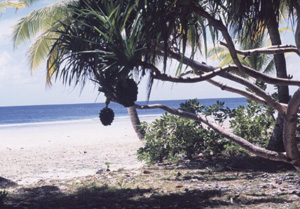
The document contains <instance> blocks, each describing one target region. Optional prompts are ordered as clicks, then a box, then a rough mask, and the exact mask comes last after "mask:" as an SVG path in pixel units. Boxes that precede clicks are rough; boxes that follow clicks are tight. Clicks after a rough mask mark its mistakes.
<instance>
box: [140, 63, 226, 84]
mask: <svg viewBox="0 0 300 209" xmlns="http://www.w3.org/2000/svg"><path fill="white" fill-rule="evenodd" d="M143 66H144V67H146V68H148V69H150V70H151V71H152V77H153V78H155V79H157V80H162V81H170V82H174V83H196V82H201V81H205V80H208V79H210V78H213V77H215V76H217V75H219V74H221V73H222V72H226V71H229V70H231V67H230V66H229V67H224V68H219V69H216V70H213V71H211V72H208V73H205V74H200V75H198V76H197V77H187V78H184V77H174V76H170V75H167V74H163V73H161V72H160V71H159V70H158V69H157V68H156V67H155V66H154V65H152V64H148V63H144V64H143Z"/></svg>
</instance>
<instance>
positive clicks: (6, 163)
mask: <svg viewBox="0 0 300 209" xmlns="http://www.w3.org/2000/svg"><path fill="white" fill-rule="evenodd" d="M156 117H158V116H156ZM144 118H145V117H141V120H142V121H143V119H144ZM146 119H147V120H148V121H151V120H154V119H155V117H148V118H147V117H146ZM0 139H1V140H0V155H1V157H2V159H1V161H0V177H3V178H6V179H9V180H11V181H13V182H15V183H17V184H21V185H27V184H32V183H36V182H39V181H50V180H52V179H69V178H74V177H80V176H88V175H93V174H96V172H97V171H98V170H101V169H105V168H106V165H105V163H106V162H108V163H109V164H110V169H111V170H118V169H121V168H125V169H126V168H127V169H130V168H136V167H141V166H143V163H141V162H139V161H138V160H137V159H136V151H137V149H138V148H140V147H141V146H142V145H143V143H142V142H141V141H140V140H139V139H138V137H137V136H136V134H135V132H134V130H133V128H132V126H131V123H130V120H129V117H128V118H126V119H124V118H118V117H117V118H115V121H114V122H113V124H112V125H111V126H107V127H104V126H103V125H102V124H101V123H100V121H99V120H94V119H90V120H84V121H80V122H78V121H77V122H65V123H47V124H36V125H30V126H13V127H5V128H3V127H2V128H1V132H0Z"/></svg>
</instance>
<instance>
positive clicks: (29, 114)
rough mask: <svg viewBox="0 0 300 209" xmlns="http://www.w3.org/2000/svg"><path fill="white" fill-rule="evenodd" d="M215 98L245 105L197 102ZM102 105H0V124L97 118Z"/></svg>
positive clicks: (121, 113)
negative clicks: (222, 102)
mask: <svg viewBox="0 0 300 209" xmlns="http://www.w3.org/2000/svg"><path fill="white" fill-rule="evenodd" d="M217 100H219V101H224V102H225V106H228V107H229V108H236V107H237V106H239V105H246V99H245V98H218V99H199V102H200V104H203V105H206V106H207V105H211V104H213V103H215V102H216V101H217ZM184 101H185V100H167V101H149V102H148V103H147V102H137V103H138V104H140V105H145V104H156V103H158V104H164V105H167V106H169V107H172V108H179V105H180V103H182V102H184ZM103 107H105V104H104V103H94V104H69V105H34V106H16V107H0V125H7V124H26V123H41V122H54V121H68V120H82V119H91V118H97V117H98V114H99V112H100V110H101V109H102V108H103ZM109 107H110V108H111V109H113V110H114V112H115V116H116V117H128V113H127V109H126V108H124V107H123V106H121V105H119V104H116V103H111V104H109ZM138 112H139V115H157V114H162V113H164V111H162V110H160V109H150V110H138Z"/></svg>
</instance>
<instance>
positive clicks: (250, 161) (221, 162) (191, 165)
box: [165, 156, 295, 173]
mask: <svg viewBox="0 0 300 209" xmlns="http://www.w3.org/2000/svg"><path fill="white" fill-rule="evenodd" d="M177 168H178V169H187V170H193V169H195V170H198V169H209V170H211V171H214V172H224V171H243V172H268V173H277V172H282V171H295V168H294V167H293V166H292V165H291V164H288V163H284V162H278V161H271V160H267V159H263V158H260V157H252V156H245V157H227V158H224V157H219V158H213V159H200V160H193V161H182V162H180V163H179V164H178V165H177ZM165 169H166V170H168V169H169V170H172V169H174V166H170V167H168V166H165Z"/></svg>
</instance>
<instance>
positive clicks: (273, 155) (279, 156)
mask: <svg viewBox="0 0 300 209" xmlns="http://www.w3.org/2000/svg"><path fill="white" fill-rule="evenodd" d="M135 107H136V108H137V109H156V108H160V109H162V110H165V111H167V112H169V113H171V114H174V115H178V116H181V117H185V118H189V119H192V120H196V121H200V122H203V123H205V124H206V125H208V126H209V127H211V128H212V129H214V130H215V131H217V132H218V133H220V134H221V135H223V136H225V137H226V138H228V139H230V140H231V141H233V142H235V143H236V144H238V145H240V146H241V147H243V148H244V149H246V150H248V151H250V152H252V153H254V154H255V155H257V156H259V157H263V158H266V159H270V160H275V161H283V162H289V160H288V158H287V156H286V155H284V154H283V153H280V152H274V151H270V150H266V149H263V148H261V147H258V146H256V145H253V144H251V143H250V142H248V141H247V140H245V139H243V138H241V137H239V136H237V135H235V134H232V133H230V132H228V131H226V130H225V129H224V128H222V127H220V126H218V125H216V124H214V123H212V122H210V121H209V120H207V119H206V118H204V117H202V116H200V115H196V114H193V113H189V112H184V111H182V110H177V109H173V108H170V107H168V106H165V105H161V104H154V105H142V106H140V105H135Z"/></svg>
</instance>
